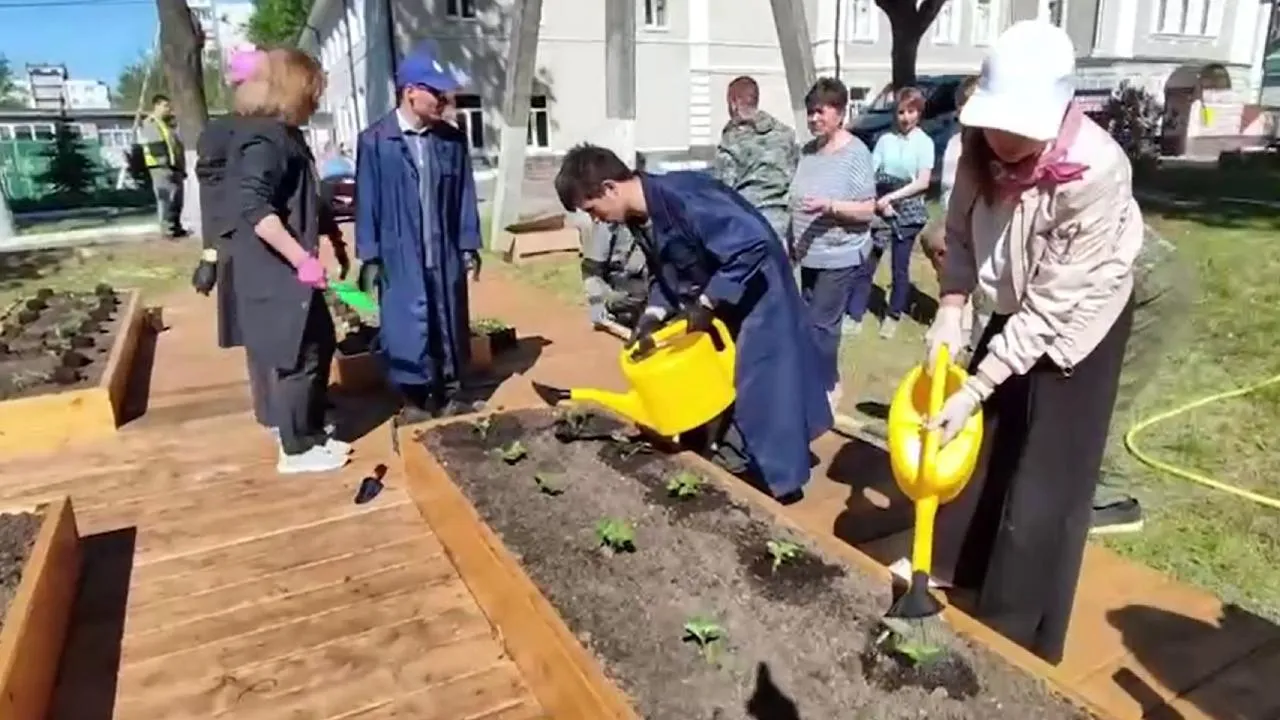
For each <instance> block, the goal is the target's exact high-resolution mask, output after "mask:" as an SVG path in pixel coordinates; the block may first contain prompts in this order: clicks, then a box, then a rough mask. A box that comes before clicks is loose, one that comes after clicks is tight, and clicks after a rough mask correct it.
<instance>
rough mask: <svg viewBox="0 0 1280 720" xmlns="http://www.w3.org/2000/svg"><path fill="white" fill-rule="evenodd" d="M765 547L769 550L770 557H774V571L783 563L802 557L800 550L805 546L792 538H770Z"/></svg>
mask: <svg viewBox="0 0 1280 720" xmlns="http://www.w3.org/2000/svg"><path fill="white" fill-rule="evenodd" d="M765 549H766V550H768V551H769V557H771V558H773V571H774V572H777V571H778V568H780V567H782V564H783V563H785V562H790V561H792V560H795V559H796V558H798V557H800V551H801V550H803V549H804V548H802V547H800V546H799V545H797V544H795V543H793V542H791V541H790V540H770V541H769V542H767V543H765Z"/></svg>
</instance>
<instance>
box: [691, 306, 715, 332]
mask: <svg viewBox="0 0 1280 720" xmlns="http://www.w3.org/2000/svg"><path fill="white" fill-rule="evenodd" d="M685 317H686V319H687V320H688V323H689V332H691V333H692V332H705V333H709V332H711V328H712V325H711V320H712V319H713V318H715V313H714V312H712V311H711V308H709V307H707V305H706V304H705V303H703V302H701V301H699V302H696V303H694V304H693V305H690V306H689V309H688V310H687V311H686V312H685Z"/></svg>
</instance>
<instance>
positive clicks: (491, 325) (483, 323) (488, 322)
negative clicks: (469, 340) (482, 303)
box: [472, 317, 511, 335]
mask: <svg viewBox="0 0 1280 720" xmlns="http://www.w3.org/2000/svg"><path fill="white" fill-rule="evenodd" d="M472 327H473V328H475V329H476V330H477V331H479V332H480V334H481V335H491V334H493V333H498V332H502V331H503V330H510V329H511V326H510V325H508V324H506V323H505V322H503V321H501V320H499V319H498V318H491V317H486V318H480V319H478V320H476V321H475V323H474V324H473V325H472Z"/></svg>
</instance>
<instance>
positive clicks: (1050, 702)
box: [421, 410, 1087, 720]
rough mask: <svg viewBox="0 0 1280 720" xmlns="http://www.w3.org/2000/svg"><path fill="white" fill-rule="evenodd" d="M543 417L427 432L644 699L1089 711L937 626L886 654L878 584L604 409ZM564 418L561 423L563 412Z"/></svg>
mask: <svg viewBox="0 0 1280 720" xmlns="http://www.w3.org/2000/svg"><path fill="white" fill-rule="evenodd" d="M554 425H555V417H554V415H553V414H552V413H551V412H550V411H538V410H530V411H519V412H514V413H507V414H502V415H495V416H493V417H492V420H491V422H490V423H489V424H488V426H487V427H485V428H484V429H483V432H482V431H481V429H480V428H478V427H477V426H476V425H474V424H472V423H470V422H465V421H460V422H458V423H453V424H450V425H444V426H437V427H436V428H432V429H430V430H426V431H424V433H423V434H422V436H421V442H423V443H424V444H425V445H426V446H427V447H428V448H429V449H430V450H431V451H432V452H433V453H434V454H435V455H436V457H437V458H439V459H440V461H441V462H442V463H443V465H444V466H445V467H446V468H447V469H448V471H449V473H450V476H451V477H452V478H453V480H454V482H455V483H457V484H458V486H459V487H460V488H461V489H462V490H463V491H464V492H465V493H466V495H467V496H468V497H469V498H470V499H471V502H472V503H473V504H474V505H475V507H476V508H477V510H479V512H480V513H481V515H482V516H483V517H484V518H485V520H486V522H487V523H488V524H489V526H490V527H492V528H493V529H494V530H495V531H496V532H498V533H499V534H500V535H501V536H502V538H503V542H504V543H505V544H506V546H507V547H508V548H509V549H510V550H511V551H512V552H513V553H514V554H515V555H516V556H517V557H519V558H520V560H521V562H522V564H523V566H524V568H525V570H526V571H527V572H528V573H529V575H530V577H532V578H533V580H534V582H536V583H537V584H538V586H539V588H540V589H541V590H542V592H543V594H545V595H546V596H547V598H548V599H549V600H550V601H551V602H552V603H553V604H554V605H555V606H556V608H557V609H558V610H559V611H560V614H561V616H562V617H563V618H564V619H565V621H566V622H567V623H568V625H569V627H570V628H572V629H573V631H574V632H575V633H576V634H577V636H578V638H579V639H580V640H581V641H582V642H583V644H584V645H585V646H587V647H588V648H590V649H591V650H592V651H593V652H594V653H595V654H596V655H597V657H599V658H600V659H601V661H602V663H603V665H604V667H605V668H606V671H607V672H608V673H609V675H610V676H611V677H612V678H613V679H614V680H615V681H616V682H617V683H618V685H619V686H620V687H621V688H622V689H623V690H624V691H626V692H627V693H628V694H629V695H630V697H631V698H632V700H633V702H634V704H635V706H636V708H637V710H638V711H639V712H640V713H641V714H642V715H643V716H644V717H646V718H649V719H651V720H713V719H714V720H744V719H745V718H756V719H758V720H799V719H801V718H803V719H805V720H836V719H837V718H860V719H861V720H900V719H905V718H939V719H940V718H957V719H958V718H966V719H968V718H971V719H973V720H996V719H999V718H1009V719H1010V720H1028V719H1029V718H1037V719H1039V720H1057V719H1060V718H1084V717H1087V715H1084V714H1082V713H1081V712H1079V711H1077V710H1076V709H1075V708H1073V707H1072V706H1070V705H1068V704H1066V703H1065V702H1063V701H1061V700H1060V699H1058V698H1056V697H1055V696H1053V695H1052V694H1051V693H1050V692H1049V690H1048V689H1047V688H1046V687H1045V686H1044V685H1043V684H1042V683H1040V682H1039V681H1038V680H1036V679H1034V678H1031V677H1030V676H1027V675H1025V674H1023V673H1022V672H1021V671H1019V670H1017V669H1016V668H1013V667H1011V666H1008V665H1006V664H1005V663H1004V662H1003V661H1002V660H1000V659H999V658H998V657H996V656H994V655H992V654H991V653H989V652H987V651H986V650H984V649H982V648H979V647H976V646H973V645H970V644H969V643H968V642H966V641H965V640H963V639H960V638H958V637H955V636H953V635H950V634H947V635H946V636H945V637H943V638H941V639H942V641H943V642H944V643H945V644H946V645H947V646H948V648H949V652H948V654H947V655H946V656H945V659H944V660H942V661H938V662H935V663H933V664H929V665H926V666H921V667H920V668H918V669H914V668H910V667H908V666H906V665H903V664H900V663H899V662H898V661H896V660H893V659H890V658H887V657H885V656H884V655H883V654H882V653H880V652H879V651H878V650H876V649H874V647H873V643H874V636H875V635H877V634H878V632H877V630H878V622H877V621H878V618H879V617H880V616H881V615H882V614H883V613H884V611H885V610H886V609H887V608H888V606H889V603H890V592H889V588H887V587H881V583H880V582H878V581H873V580H871V579H869V578H867V577H865V576H863V575H862V574H860V573H859V572H858V571H856V570H852V569H849V568H848V567H846V566H844V565H842V564H840V563H838V562H834V561H832V559H830V558H827V557H825V556H823V555H822V554H821V552H820V551H818V550H816V549H815V548H813V547H810V546H808V545H807V544H806V543H805V541H804V539H803V538H800V537H795V536H793V535H791V534H789V533H788V532H787V531H786V530H783V529H780V528H779V527H778V526H776V525H775V524H774V523H773V521H772V518H771V517H769V516H768V514H767V513H765V512H763V511H759V510H756V509H754V508H751V507H748V506H745V505H741V504H738V503H736V502H734V501H733V500H732V499H731V498H730V497H729V496H728V495H726V494H725V493H724V492H723V491H722V490H720V489H718V488H717V487H716V486H715V484H714V482H708V483H705V484H703V485H702V487H701V490H700V492H699V493H698V494H697V495H695V496H694V497H692V498H686V499H679V498H675V497H673V496H672V495H671V494H669V493H668V491H667V482H668V480H669V479H670V478H671V477H672V476H674V475H675V474H676V473H678V472H680V471H681V470H683V469H685V468H684V467H683V466H682V465H681V464H680V463H679V462H678V461H676V460H675V459H673V458H669V457H667V456H665V455H663V454H660V453H659V452H657V451H656V450H654V449H652V448H647V447H644V446H637V445H636V444H634V443H630V442H627V441H626V440H625V439H623V437H622V436H623V433H620V432H605V428H603V427H601V423H600V421H599V420H595V421H593V422H592V423H590V427H589V428H588V432H586V433H585V434H586V435H588V436H590V437H592V438H597V439H590V440H576V441H572V442H563V441H561V440H558V439H556V437H555V432H554ZM612 429H613V430H624V428H623V427H622V426H621V425H617V426H616V427H614V428H612ZM560 430H561V435H562V436H564V435H565V432H564V430H565V426H564V423H563V422H562V423H561V424H560ZM610 435H613V437H612V438H610V437H609V436H610ZM599 438H604V439H599ZM514 440H519V441H520V442H521V443H522V444H523V445H524V446H525V447H526V448H527V449H528V454H527V456H526V457H525V458H524V459H523V460H521V461H520V462H517V463H514V464H509V463H507V462H504V461H503V459H502V458H501V452H500V450H499V449H500V448H503V447H506V446H508V444H509V443H511V442H512V441H514ZM540 473H541V474H554V475H555V476H556V477H557V478H559V482H560V484H561V485H562V487H563V492H562V493H561V494H555V495H553V494H548V493H545V492H540V491H539V488H538V484H537V482H536V481H535V479H534V477H535V475H536V474H540ZM606 517H608V518H617V519H621V520H625V521H628V522H630V523H632V524H633V525H634V527H635V543H634V544H635V551H634V552H627V553H620V554H616V555H615V554H612V553H610V552H608V551H605V550H603V549H601V547H600V539H599V537H598V536H597V533H596V526H597V523H598V522H599V521H600V520H601V519H603V518H606ZM771 539H782V540H787V541H790V542H794V543H797V544H799V545H801V546H802V550H801V553H800V555H799V556H798V557H793V558H791V559H789V560H788V561H786V562H783V563H782V564H781V565H780V566H779V567H778V568H777V569H776V570H775V569H774V567H773V559H772V558H771V557H770V556H769V555H768V552H767V550H766V544H767V543H768V541H769V540H771ZM694 617H700V618H707V619H710V620H712V621H714V622H715V623H716V624H717V625H718V626H719V627H720V628H722V630H723V633H724V636H723V639H722V640H721V641H718V642H715V643H712V646H713V650H712V652H711V654H710V655H709V656H708V655H704V653H702V652H701V651H700V650H699V648H698V647H697V646H696V645H695V644H693V643H691V642H688V641H686V639H685V634H686V633H685V623H686V622H688V621H689V620H690V619H692V618H694ZM942 632H946V631H945V630H944V631H942Z"/></svg>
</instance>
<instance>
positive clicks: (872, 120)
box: [849, 75, 967, 182]
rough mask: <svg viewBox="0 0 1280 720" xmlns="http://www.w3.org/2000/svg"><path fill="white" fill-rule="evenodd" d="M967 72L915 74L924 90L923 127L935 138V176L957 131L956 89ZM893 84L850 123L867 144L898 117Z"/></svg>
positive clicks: (871, 142) (887, 128)
mask: <svg viewBox="0 0 1280 720" xmlns="http://www.w3.org/2000/svg"><path fill="white" fill-rule="evenodd" d="M965 77H967V76H966V75H921V76H919V77H917V78H916V87H918V88H920V91H921V92H923V93H924V96H925V104H924V112H923V113H922V117H921V118H920V129H921V130H924V131H925V133H926V134H928V135H929V137H930V138H932V139H933V146H934V166H933V167H934V179H935V182H936V181H937V178H938V177H939V172H940V171H941V169H942V154H943V153H944V152H946V149H947V142H948V141H950V140H951V136H952V135H954V134H955V133H956V131H957V130H958V129H959V127H960V125H959V122H958V120H957V118H956V115H957V113H956V90H958V89H959V87H960V83H962V82H964V79H965ZM894 95H895V93H894V92H893V87H892V86H885V88H884V90H882V91H880V94H879V95H877V96H876V98H875V99H874V100H872V101H871V102H870V103H869V104H868V105H867V106H866V107H865V108H864V109H863V110H862V112H861V113H859V114H858V116H857V117H855V118H854V119H853V121H852V122H851V123H850V126H849V132H852V133H853V134H854V135H856V136H857V137H858V139H860V140H862V142H864V143H866V144H867V147H868V148H874V147H875V146H876V140H879V139H880V136H881V135H883V134H884V133H886V132H888V131H889V130H890V129H891V128H892V127H893V124H894V122H896V120H897V102H896V100H895V97H894Z"/></svg>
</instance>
